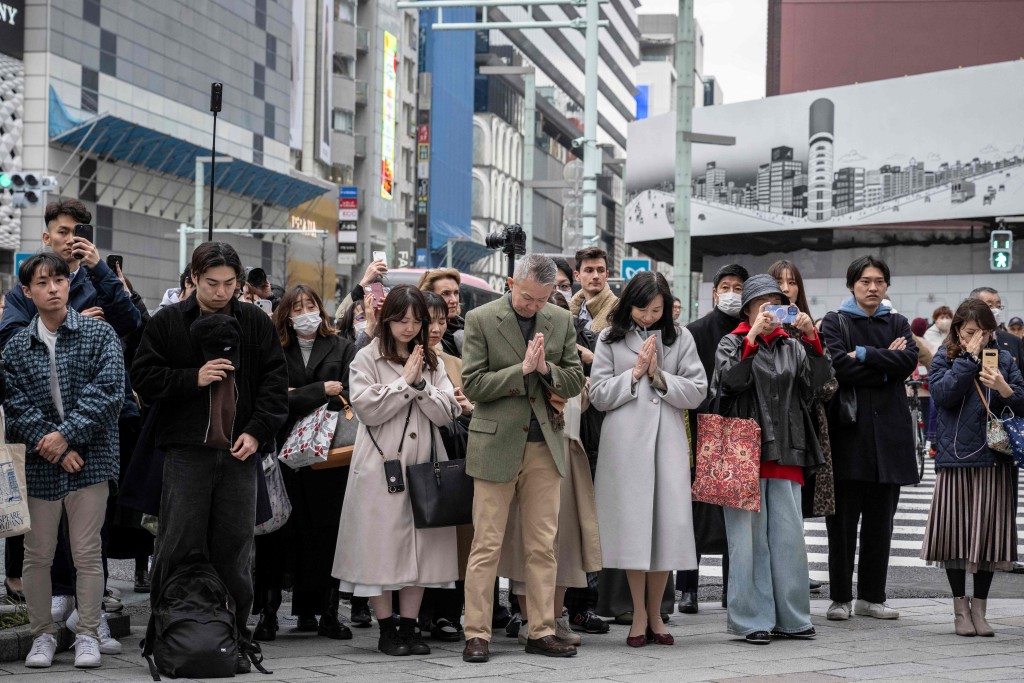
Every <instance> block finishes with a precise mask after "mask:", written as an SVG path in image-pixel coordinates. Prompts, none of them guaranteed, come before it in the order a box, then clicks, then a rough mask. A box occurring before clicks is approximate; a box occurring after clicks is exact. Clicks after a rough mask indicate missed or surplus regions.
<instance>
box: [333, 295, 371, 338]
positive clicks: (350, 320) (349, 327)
mask: <svg viewBox="0 0 1024 683" xmlns="http://www.w3.org/2000/svg"><path fill="white" fill-rule="evenodd" d="M336 327H337V330H338V334H339V335H341V336H342V337H345V338H346V339H348V340H349V341H353V342H354V341H355V340H356V339H358V338H359V334H360V333H361V332H363V330H365V329H366V314H365V313H363V302H362V301H361V300H360V301H353V302H352V303H351V304H350V305H349V307H348V308H346V309H345V311H344V313H342V314H340V315H339V316H338V320H337V325H336Z"/></svg>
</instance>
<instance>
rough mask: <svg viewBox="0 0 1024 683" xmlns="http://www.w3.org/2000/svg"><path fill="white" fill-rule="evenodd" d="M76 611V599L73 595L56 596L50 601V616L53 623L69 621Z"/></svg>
mask: <svg viewBox="0 0 1024 683" xmlns="http://www.w3.org/2000/svg"><path fill="white" fill-rule="evenodd" d="M74 611H75V598H74V596H71V595H54V596H53V598H52V599H51V600H50V616H51V617H53V623H55V624H56V623H57V622H60V621H67V620H68V617H70V616H71V613H72V612H74Z"/></svg>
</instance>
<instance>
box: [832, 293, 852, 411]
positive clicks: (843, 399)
mask: <svg viewBox="0 0 1024 683" xmlns="http://www.w3.org/2000/svg"><path fill="white" fill-rule="evenodd" d="M836 317H837V318H838V319H839V329H840V330H841V331H842V334H843V343H845V344H846V350H847V351H853V339H852V338H851V337H850V326H849V325H850V324H849V323H848V322H846V316H844V315H843V314H842V313H838V312H837V313H836ZM834 400H835V401H836V403H837V406H836V407H837V416H838V417H839V424H843V425H853V424H857V388H856V387H851V386H843V385H842V384H840V385H839V391H837V392H836V395H835V399H834Z"/></svg>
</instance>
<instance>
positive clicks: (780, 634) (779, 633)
mask: <svg viewBox="0 0 1024 683" xmlns="http://www.w3.org/2000/svg"><path fill="white" fill-rule="evenodd" d="M817 637H818V634H817V633H814V634H812V635H809V636H804V635H800V634H799V633H783V632H782V631H772V638H788V639H790V640H814V639H815V638H817Z"/></svg>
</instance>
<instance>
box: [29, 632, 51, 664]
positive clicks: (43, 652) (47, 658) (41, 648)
mask: <svg viewBox="0 0 1024 683" xmlns="http://www.w3.org/2000/svg"><path fill="white" fill-rule="evenodd" d="M56 651H57V639H56V638H54V637H53V636H51V635H50V634H49V633H40V634H39V635H38V636H36V637H35V640H33V641H32V649H31V650H29V653H28V657H25V666H27V667H29V668H30V669H45V668H46V667H48V666H50V665H51V664H53V654H54V653H55V652H56Z"/></svg>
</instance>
